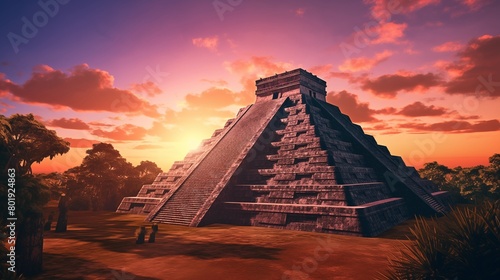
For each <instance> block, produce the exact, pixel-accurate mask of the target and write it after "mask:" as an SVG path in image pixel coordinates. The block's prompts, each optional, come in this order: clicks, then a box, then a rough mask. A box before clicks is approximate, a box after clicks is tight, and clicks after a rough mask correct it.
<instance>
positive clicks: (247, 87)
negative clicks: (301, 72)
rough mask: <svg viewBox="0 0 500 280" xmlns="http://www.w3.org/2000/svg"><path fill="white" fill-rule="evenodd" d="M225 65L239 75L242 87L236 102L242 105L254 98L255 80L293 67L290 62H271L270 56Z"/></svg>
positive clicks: (255, 57) (254, 57)
mask: <svg viewBox="0 0 500 280" xmlns="http://www.w3.org/2000/svg"><path fill="white" fill-rule="evenodd" d="M225 66H226V69H227V70H228V71H230V72H232V73H235V74H237V75H240V76H241V79H240V82H241V84H242V85H243V88H244V89H243V91H242V92H241V93H240V95H239V99H238V104H242V105H247V104H250V103H252V102H253V101H254V100H255V90H256V88H255V81H256V80H258V79H259V78H265V77H268V76H272V75H274V74H277V73H281V72H285V71H287V70H290V69H293V68H294V67H293V65H292V64H290V63H284V62H273V61H272V58H271V57H265V56H253V57H251V58H250V59H246V60H245V59H241V60H236V61H231V62H225Z"/></svg>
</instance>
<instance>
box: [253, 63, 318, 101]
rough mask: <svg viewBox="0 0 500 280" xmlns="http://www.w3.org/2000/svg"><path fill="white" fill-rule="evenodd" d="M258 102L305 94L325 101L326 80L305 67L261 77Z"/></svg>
mask: <svg viewBox="0 0 500 280" xmlns="http://www.w3.org/2000/svg"><path fill="white" fill-rule="evenodd" d="M255 84H256V86H257V91H256V92H255V95H257V100H256V102H260V101H265V100H270V99H278V98H281V97H288V96H291V95H296V94H305V95H309V96H311V97H313V98H316V99H319V100H322V101H325V97H326V82H325V81H323V80H322V79H320V78H318V77H316V76H315V75H313V74H311V73H309V72H307V71H306V70H304V69H300V68H299V69H295V70H292V71H287V72H284V73H281V74H276V75H274V76H271V77H267V78H264V79H259V80H257V81H256V82H255Z"/></svg>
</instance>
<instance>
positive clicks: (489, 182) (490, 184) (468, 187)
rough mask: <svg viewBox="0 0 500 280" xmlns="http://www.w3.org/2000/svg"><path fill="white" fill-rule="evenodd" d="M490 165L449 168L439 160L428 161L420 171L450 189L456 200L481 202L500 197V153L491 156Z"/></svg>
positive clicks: (442, 187) (440, 186) (444, 188)
mask: <svg viewBox="0 0 500 280" xmlns="http://www.w3.org/2000/svg"><path fill="white" fill-rule="evenodd" d="M489 163H490V165H488V166H484V165H478V166H474V167H467V168H464V167H460V166H459V167H455V168H449V167H447V166H445V165H442V164H439V163H437V162H435V161H434V162H430V163H426V164H425V165H424V167H423V168H422V169H420V170H419V171H418V172H419V173H420V175H421V176H422V177H424V178H427V179H429V180H431V181H432V182H434V184H436V185H437V186H438V187H439V188H440V189H441V190H445V191H449V192H450V194H451V195H452V198H453V199H454V201H455V202H459V203H464V202H472V203H481V202H483V201H485V200H490V201H494V200H497V199H499V198H500V154H494V155H493V156H491V157H490V158H489Z"/></svg>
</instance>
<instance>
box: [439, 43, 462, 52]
mask: <svg viewBox="0 0 500 280" xmlns="http://www.w3.org/2000/svg"><path fill="white" fill-rule="evenodd" d="M462 47H463V46H462V44H460V43H459V42H446V43H443V44H441V45H438V46H435V47H434V48H432V50H433V51H435V52H453V51H458V50H460V49H461V48H462Z"/></svg>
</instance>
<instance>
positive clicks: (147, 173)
mask: <svg viewBox="0 0 500 280" xmlns="http://www.w3.org/2000/svg"><path fill="white" fill-rule="evenodd" d="M135 169H136V170H137V171H138V172H139V178H140V179H141V180H144V181H145V182H147V183H151V182H153V180H154V179H155V178H156V176H158V174H159V173H161V172H163V170H161V168H160V167H158V165H156V163H154V162H152V161H149V160H146V161H141V163H140V164H139V165H137V166H136V167H135Z"/></svg>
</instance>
